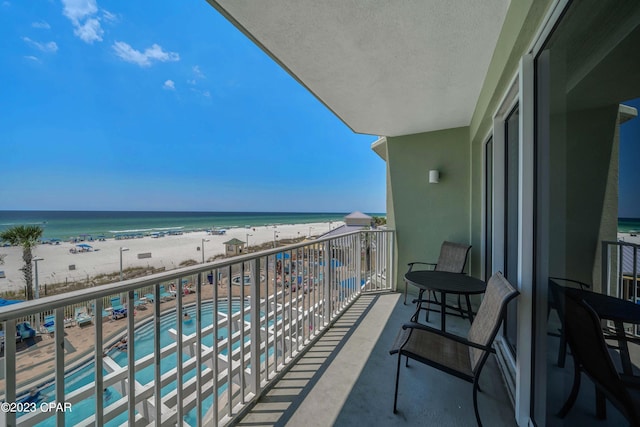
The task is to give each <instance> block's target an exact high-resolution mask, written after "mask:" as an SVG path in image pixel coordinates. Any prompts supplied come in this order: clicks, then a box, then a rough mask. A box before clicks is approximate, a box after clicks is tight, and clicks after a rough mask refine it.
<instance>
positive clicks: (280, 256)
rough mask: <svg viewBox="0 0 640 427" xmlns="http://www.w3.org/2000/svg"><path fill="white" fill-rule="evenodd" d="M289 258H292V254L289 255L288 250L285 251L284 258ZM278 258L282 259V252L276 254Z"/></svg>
mask: <svg viewBox="0 0 640 427" xmlns="http://www.w3.org/2000/svg"><path fill="white" fill-rule="evenodd" d="M289 258H291V255H289V254H288V253H287V252H285V253H284V259H289ZM276 259H282V252H280V253H277V254H276Z"/></svg>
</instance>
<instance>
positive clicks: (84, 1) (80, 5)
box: [62, 0, 98, 25]
mask: <svg viewBox="0 0 640 427" xmlns="http://www.w3.org/2000/svg"><path fill="white" fill-rule="evenodd" d="M62 5H63V6H64V9H63V11H62V13H63V14H64V16H66V17H67V18H69V19H70V20H71V22H73V24H74V25H76V24H77V23H79V21H80V20H81V19H84V18H86V17H88V16H93V15H95V14H96V13H98V5H97V4H96V1H95V0H62Z"/></svg>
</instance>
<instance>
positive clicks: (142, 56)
mask: <svg viewBox="0 0 640 427" xmlns="http://www.w3.org/2000/svg"><path fill="white" fill-rule="evenodd" d="M113 50H115V52H116V55H118V57H120V58H121V59H122V60H123V61H126V62H132V63H134V64H137V65H139V66H141V67H149V66H150V65H151V63H152V62H153V61H158V62H174V61H179V60H180V55H178V54H177V53H176V52H165V51H164V50H163V49H162V47H161V46H160V45H158V44H155V43H154V44H153V45H151V47H148V48H146V49H145V51H144V52H140V51H139V50H136V49H134V48H132V47H131V46H130V45H129V44H127V43H125V42H115V43H114V44H113Z"/></svg>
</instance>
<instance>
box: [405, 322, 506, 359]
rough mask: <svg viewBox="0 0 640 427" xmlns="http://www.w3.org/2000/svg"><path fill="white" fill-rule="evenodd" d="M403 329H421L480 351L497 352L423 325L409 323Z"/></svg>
mask: <svg viewBox="0 0 640 427" xmlns="http://www.w3.org/2000/svg"><path fill="white" fill-rule="evenodd" d="M402 329H420V330H423V331H427V332H431V333H433V334H436V335H440V336H442V337H445V338H448V339H450V340H453V341H457V342H459V343H461V344H464V345H468V346H469V347H475V348H479V349H480V350H484V351H488V352H491V353H495V352H496V351H495V350H494V349H493V347H489V346H486V345H482V344H478V343H475V342H473V341H469V340H468V339H466V338H464V337H461V336H459V335H454V334H450V333H448V332H445V331H441V330H440V329H436V328H432V327H431V326H427V325H423V324H421V323H415V322H409V323H405V324H404V325H402Z"/></svg>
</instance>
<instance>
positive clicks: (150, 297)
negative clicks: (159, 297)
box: [144, 294, 156, 302]
mask: <svg viewBox="0 0 640 427" xmlns="http://www.w3.org/2000/svg"><path fill="white" fill-rule="evenodd" d="M144 297H145V298H146V299H147V301H151V302H154V301H155V300H156V296H155V295H154V294H144Z"/></svg>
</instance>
